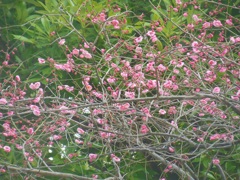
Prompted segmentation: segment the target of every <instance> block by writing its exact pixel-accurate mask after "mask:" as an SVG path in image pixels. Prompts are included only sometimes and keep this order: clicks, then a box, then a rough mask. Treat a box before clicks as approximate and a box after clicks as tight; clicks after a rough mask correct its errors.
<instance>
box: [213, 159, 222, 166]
mask: <svg viewBox="0 0 240 180" xmlns="http://www.w3.org/2000/svg"><path fill="white" fill-rule="evenodd" d="M212 163H213V164H215V165H218V164H219V163H220V160H219V159H217V158H214V159H213V160H212Z"/></svg>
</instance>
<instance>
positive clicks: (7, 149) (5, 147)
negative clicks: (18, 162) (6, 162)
mask: <svg viewBox="0 0 240 180" xmlns="http://www.w3.org/2000/svg"><path fill="white" fill-rule="evenodd" d="M3 150H4V151H5V152H7V153H9V152H11V148H10V147H9V146H4V147H3Z"/></svg>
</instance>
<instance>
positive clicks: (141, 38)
mask: <svg viewBox="0 0 240 180" xmlns="http://www.w3.org/2000/svg"><path fill="white" fill-rule="evenodd" d="M142 40H143V37H142V36H139V37H137V38H135V39H134V42H135V43H136V44H138V43H140V42H142Z"/></svg>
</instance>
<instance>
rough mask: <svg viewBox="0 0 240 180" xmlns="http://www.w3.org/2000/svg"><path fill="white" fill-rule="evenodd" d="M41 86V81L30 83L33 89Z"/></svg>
mask: <svg viewBox="0 0 240 180" xmlns="http://www.w3.org/2000/svg"><path fill="white" fill-rule="evenodd" d="M40 86H41V83H40V82H36V83H31V84H30V85H29V87H30V89H32V90H36V89H38V88H39V87H40Z"/></svg>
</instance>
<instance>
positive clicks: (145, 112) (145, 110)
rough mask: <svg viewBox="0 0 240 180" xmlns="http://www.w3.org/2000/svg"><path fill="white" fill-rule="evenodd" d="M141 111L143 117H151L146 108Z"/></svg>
mask: <svg viewBox="0 0 240 180" xmlns="http://www.w3.org/2000/svg"><path fill="white" fill-rule="evenodd" d="M141 111H142V112H143V113H144V115H146V116H147V117H152V115H151V114H150V111H149V109H148V108H146V107H145V108H142V109H141Z"/></svg>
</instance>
